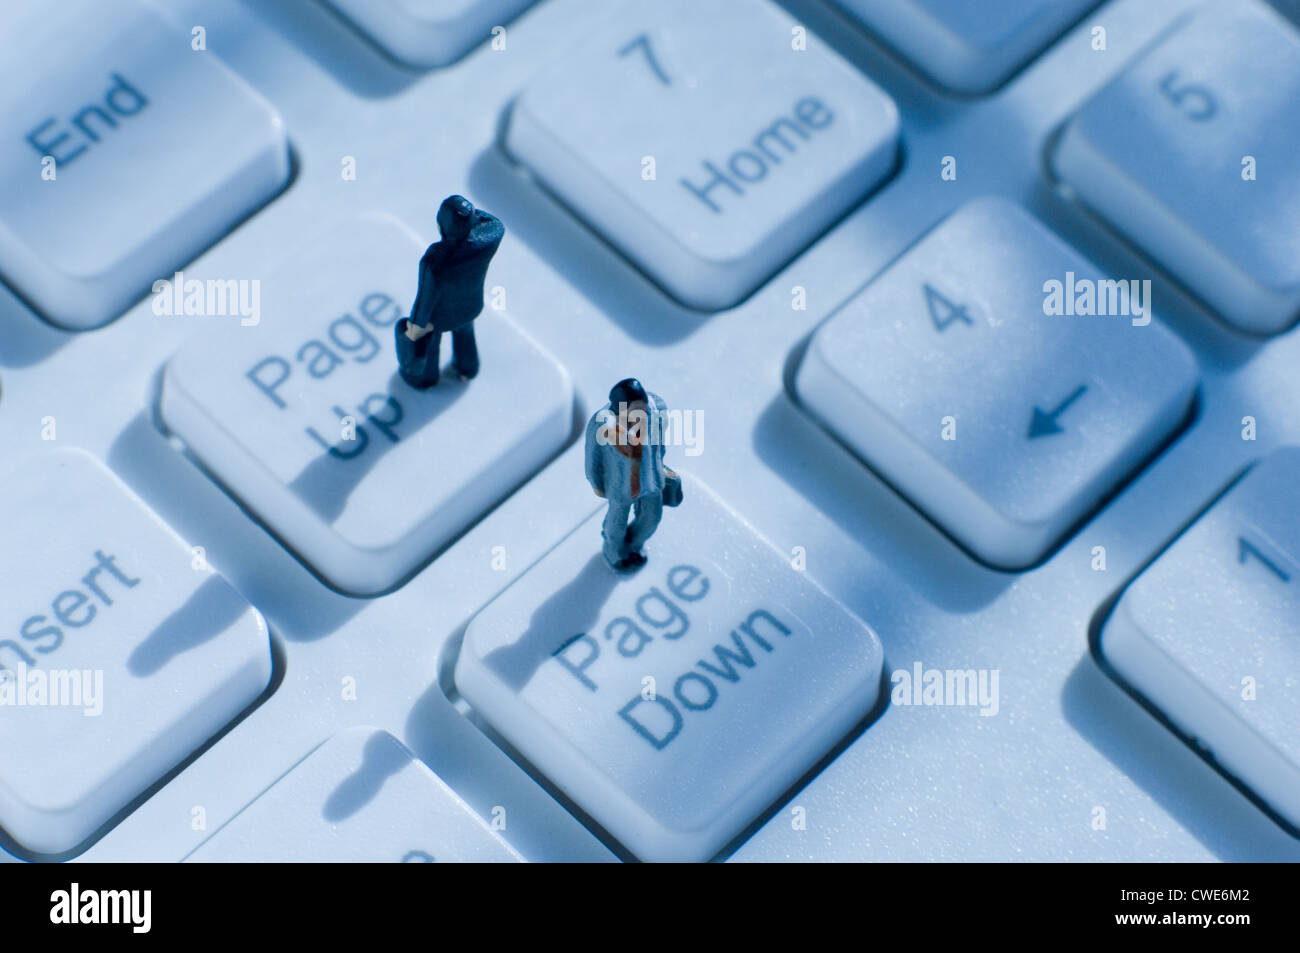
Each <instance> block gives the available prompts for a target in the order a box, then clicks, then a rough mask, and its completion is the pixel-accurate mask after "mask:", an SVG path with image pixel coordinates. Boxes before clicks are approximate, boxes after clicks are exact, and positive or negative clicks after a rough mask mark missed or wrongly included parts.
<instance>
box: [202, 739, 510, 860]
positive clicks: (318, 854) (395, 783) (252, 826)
mask: <svg viewBox="0 0 1300 953" xmlns="http://www.w3.org/2000/svg"><path fill="white" fill-rule="evenodd" d="M185 859H186V860H187V861H192V862H204V863H207V862H218V863H228V862H234V863H283V862H285V861H289V862H298V863H302V862H307V863H345V862H361V863H384V862H389V863H408V864H428V863H434V862H439V863H448V862H475V863H489V862H512V861H514V862H517V861H522V860H523V858H522V857H520V856H519V854H518V853H516V852H515V850H514V849H513V848H512V847H511V846H510V845H509V844H507V843H506V842H505V841H504V840H502V838H501V836H500V835H499V834H497V833H496V831H494V830H492V829H491V828H490V827H489V826H488V825H487V824H486V823H485V822H484V821H483V820H482V819H480V818H479V817H478V815H476V814H475V813H474V812H473V811H472V810H470V808H469V806H468V805H466V804H465V802H464V801H462V800H461V799H460V798H459V797H458V796H457V795H456V794H455V793H454V792H453V791H452V790H451V788H449V787H447V785H445V784H443V782H442V779H441V778H439V777H438V776H437V775H436V774H434V773H433V772H432V771H430V770H429V769H428V768H426V767H425V766H424V765H423V764H422V763H421V762H420V761H419V760H417V759H416V757H415V756H414V755H413V754H411V752H410V751H408V750H407V749H406V747H405V746H404V745H403V744H402V743H401V742H400V741H398V740H397V739H396V738H394V737H393V736H392V735H390V734H389V733H388V732H386V731H380V730H379V729H377V728H364V727H363V728H350V729H347V730H346V731H342V732H340V733H339V734H337V735H335V736H334V737H333V738H331V739H330V740H328V741H326V742H325V743H324V744H322V745H321V746H320V747H319V748H317V749H316V750H315V751H313V752H312V753H311V754H309V755H308V756H307V757H306V758H304V759H303V760H302V761H300V762H299V763H298V764H297V765H295V766H294V767H293V768H292V769H291V770H290V771H289V772H288V773H287V774H286V775H285V776H284V777H282V778H280V780H279V781H277V782H276V783H275V784H273V785H271V787H270V789H269V790H267V791H266V792H265V793H264V794H262V795H261V797H259V798H258V799H257V800H256V801H254V802H253V803H252V804H250V805H248V807H246V808H244V809H243V810H242V811H240V812H239V814H237V815H236V816H235V817H234V818H233V819H232V820H231V821H230V823H228V824H226V825H225V826H224V827H222V828H221V829H220V830H219V831H217V833H216V834H214V835H213V836H212V837H211V838H209V839H208V840H207V841H205V842H204V843H203V844H202V845H200V846H199V848H198V849H197V850H195V851H194V852H193V853H192V854H190V855H189V856H188V857H187V858H185Z"/></svg>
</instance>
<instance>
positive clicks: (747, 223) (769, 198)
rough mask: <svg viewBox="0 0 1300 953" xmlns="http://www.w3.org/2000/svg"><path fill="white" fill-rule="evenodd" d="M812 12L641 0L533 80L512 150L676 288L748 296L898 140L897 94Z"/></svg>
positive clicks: (764, 0) (874, 179) (738, 1)
mask: <svg viewBox="0 0 1300 953" xmlns="http://www.w3.org/2000/svg"><path fill="white" fill-rule="evenodd" d="M794 27H795V22H794V21H793V20H791V19H790V18H789V17H788V16H787V15H786V14H785V13H783V12H781V11H780V10H779V9H777V8H776V7H774V6H773V5H772V4H771V3H769V2H768V0H660V2H656V3H638V4H623V5H621V6H619V7H618V8H617V12H616V13H615V14H614V15H611V16H606V17H605V18H604V19H603V20H602V22H601V25H600V26H598V27H596V28H595V29H594V31H593V33H592V34H591V35H590V36H589V37H588V38H587V39H586V40H585V41H583V42H582V43H581V44H579V45H578V46H577V48H575V49H572V50H568V51H566V52H565V54H564V56H563V58H562V59H560V60H558V61H557V62H556V63H555V64H554V65H553V66H552V67H551V68H550V69H549V70H547V71H545V72H543V73H542V75H541V76H538V77H536V78H535V79H534V80H533V81H532V82H531V83H530V84H529V85H528V86H527V87H526V88H525V90H524V92H523V94H522V95H521V96H520V98H519V99H518V100H517V101H516V103H515V105H514V109H513V111H512V114H511V119H510V125H509V130H508V132H507V136H506V148H507V149H508V151H509V152H510V153H511V154H512V155H513V156H514V157H515V158H516V159H517V160H518V161H520V162H522V163H524V164H525V165H527V166H529V167H531V168H532V169H533V171H534V172H535V173H536V175H537V176H538V177H539V178H540V179H541V181H542V182H543V183H544V184H545V185H546V186H547V187H548V188H549V189H550V190H551V191H553V192H555V193H556V194H558V196H559V197H560V198H561V199H562V200H563V201H564V202H566V203H567V204H568V205H569V206H570V208H572V209H573V210H574V211H575V212H577V214H579V215H580V216H582V217H583V218H584V219H585V220H586V221H587V223H588V224H589V225H590V226H591V227H592V228H594V229H595V230H596V231H598V232H600V233H601V234H602V235H604V236H605V237H606V238H607V239H608V240H609V241H610V242H611V243H613V244H614V245H615V246H617V247H618V248H620V249H621V250H622V251H623V252H624V253H625V254H627V255H628V257H629V258H631V259H632V260H633V261H634V262H635V263H636V264H637V265H638V266H639V267H640V268H641V269H642V270H643V271H645V272H646V273H647V274H649V275H650V276H651V277H652V278H654V279H655V280H656V281H658V282H659V284H661V285H662V286H663V287H664V289H665V290H666V291H668V293H669V294H671V295H672V296H673V297H675V298H677V299H679V300H680V301H682V302H683V303H685V304H686V305H688V306H690V307H694V308H698V309H702V310H718V309H721V308H727V307H730V306H731V305H734V304H736V303H737V302H738V301H740V300H741V299H742V298H744V297H745V296H746V295H748V294H749V293H750V292H752V291H753V290H754V289H755V288H757V287H758V286H759V285H760V284H762V283H763V282H764V281H766V280H767V279H768V278H769V277H771V275H772V274H773V273H774V272H776V271H777V270H778V269H779V268H781V267H782V266H783V265H785V264H786V262H788V261H789V260H790V259H791V258H792V257H793V256H794V255H795V254H797V253H798V252H799V251H800V250H801V249H802V248H803V247H804V246H806V245H807V244H808V243H809V242H811V241H812V240H813V239H815V238H816V237H817V236H819V235H820V234H821V233H822V232H823V231H824V230H825V229H826V228H827V226H829V225H830V224H831V223H832V222H834V221H835V220H836V219H838V218H839V217H840V216H842V215H843V214H844V213H845V212H847V211H848V210H849V209H850V208H851V207H852V206H853V205H854V204H856V203H857V202H859V201H861V200H862V198H863V197H864V196H865V195H866V194H867V193H868V192H870V191H871V190H872V189H873V188H875V187H876V186H877V185H879V184H880V183H881V182H882V181H883V180H884V179H885V177H886V176H887V175H889V173H890V172H891V170H892V169H893V167H894V163H895V158H896V155H897V149H898V128H899V126H898V114H897V111H896V110H895V108H894V104H893V102H892V101H891V100H890V99H889V98H888V97H887V96H886V95H885V94H884V93H883V92H882V91H881V90H880V89H879V88H878V87H877V86H876V85H875V84H873V83H872V82H871V81H870V80H868V79H867V78H866V77H864V76H862V75H861V74H860V73H858V72H857V71H856V70H854V69H853V68H852V67H851V66H849V65H848V64H847V63H845V62H844V61H843V60H841V59H840V58H839V57H838V56H837V55H836V54H835V53H834V52H832V51H831V50H830V49H829V48H828V47H827V46H825V45H824V44H822V43H821V42H820V41H819V40H817V39H816V38H815V37H810V38H809V39H808V45H807V49H805V50H795V49H792V41H793V39H794V37H793V35H792V32H791V31H792V30H793V29H794ZM651 173H653V176H652V175H651Z"/></svg>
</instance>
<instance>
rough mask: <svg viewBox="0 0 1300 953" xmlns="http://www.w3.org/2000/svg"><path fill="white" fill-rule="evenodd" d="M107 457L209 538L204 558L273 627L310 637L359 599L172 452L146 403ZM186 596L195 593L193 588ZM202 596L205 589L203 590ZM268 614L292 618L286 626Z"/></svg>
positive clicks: (151, 499)
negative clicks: (334, 585) (324, 582)
mask: <svg viewBox="0 0 1300 953" xmlns="http://www.w3.org/2000/svg"><path fill="white" fill-rule="evenodd" d="M107 462H108V465H109V466H110V468H112V470H113V471H114V472H115V473H117V474H118V476H120V477H121V478H122V479H123V480H125V481H126V482H127V483H128V484H129V485H130V486H131V488H132V489H133V490H134V491H135V492H136V493H138V494H139V495H140V496H141V498H143V499H144V501H145V502H146V503H147V504H148V505H149V507H150V508H151V509H152V510H153V511H154V512H156V513H157V514H158V515H159V516H160V517H161V518H162V519H163V521H164V522H165V523H167V525H169V526H171V527H172V528H173V529H175V530H176V532H177V533H179V534H180V535H181V537H182V538H183V539H186V540H190V541H200V540H201V541H203V542H204V543H205V544H206V545H207V547H208V551H207V560H208V562H209V564H211V565H213V566H214V567H216V568H217V569H218V571H220V572H221V573H222V575H223V576H225V578H226V580H227V581H228V582H230V584H231V585H232V586H234V588H235V589H236V590H237V591H238V592H239V593H240V594H241V595H243V596H244V598H245V599H247V600H248V601H249V602H250V603H252V604H253V605H255V606H257V607H258V609H260V610H261V611H262V613H263V615H265V616H266V617H267V619H268V621H272V622H273V624H272V628H274V629H275V631H276V634H277V635H280V636H282V637H284V638H285V639H288V640H289V641H294V642H302V641H314V640H316V639H320V638H323V637H325V636H327V635H329V634H330V633H332V632H334V631H336V630H337V629H338V628H339V627H340V626H342V625H343V624H344V623H346V622H347V620H348V619H350V618H352V617H353V616H354V615H356V614H357V613H358V612H360V611H361V609H362V608H364V607H365V605H366V600H364V599H354V598H350V597H348V596H345V595H343V594H341V593H336V592H333V591H328V592H327V591H322V589H321V581H320V580H319V577H318V576H316V575H314V574H313V573H312V572H311V570H310V569H309V568H308V566H307V565H306V563H305V562H304V561H303V560H302V559H301V558H298V557H297V556H296V555H295V554H293V553H291V552H290V551H289V550H287V549H286V548H285V547H284V545H283V543H281V542H280V541H279V540H277V539H276V537H275V533H274V532H273V531H272V530H271V529H270V527H268V526H267V525H266V524H265V523H263V522H262V521H261V520H260V519H259V518H258V517H257V515H256V514H254V513H252V512H251V511H249V510H246V509H243V508H242V504H241V503H240V501H239V498H238V497H237V496H236V495H235V493H234V492H233V491H232V490H230V489H229V488H228V487H226V486H225V485H224V484H223V483H222V482H221V480H220V477H219V475H218V474H216V473H214V472H212V471H210V470H207V469H206V468H204V467H203V465H202V463H201V462H200V461H198V460H197V459H195V458H194V457H191V456H189V455H187V454H184V453H178V452H177V450H176V448H175V447H174V446H172V445H171V443H169V442H168V439H167V437H166V436H165V431H164V430H163V429H162V428H161V424H160V423H156V422H155V421H153V420H151V418H150V415H149V413H148V412H147V411H144V412H141V413H139V414H137V415H136V416H135V417H134V418H132V420H131V422H130V423H129V424H128V425H127V426H126V427H125V428H124V429H123V430H122V432H121V433H120V434H118V436H117V438H116V439H115V440H114V441H113V444H112V445H111V446H110V448H109V450H108V456H107ZM241 514H242V517H247V518H242V517H241ZM268 537H269V541H270V542H271V543H273V545H271V546H268V545H267V542H268ZM192 598H198V591H197V590H196V592H195V595H194V596H193V597H192ZM204 598H205V599H207V598H210V597H209V596H208V595H207V594H206V593H205V594H204ZM273 620H280V621H281V622H289V621H291V622H292V625H291V626H290V627H288V628H286V627H285V626H284V625H282V624H275V623H274V621H273ZM272 641H273V643H274V640H272ZM153 651H154V650H153V649H152V648H151V649H149V650H148V652H147V653H146V654H145V655H143V656H141V659H140V664H141V665H142V666H146V667H147V666H148V664H150V659H151V654H152V652H153Z"/></svg>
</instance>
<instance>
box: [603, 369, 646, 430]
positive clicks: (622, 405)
mask: <svg viewBox="0 0 1300 953" xmlns="http://www.w3.org/2000/svg"><path fill="white" fill-rule="evenodd" d="M648 402H649V400H648V398H647V397H646V392H645V388H644V387H642V386H641V382H640V381H639V380H637V379H636V378H635V377H628V378H625V379H623V380H621V381H619V382H618V383H617V384H615V385H614V386H613V387H611V388H610V389H609V406H610V407H611V408H612V409H613V410H615V411H616V412H617V413H618V418H619V426H620V427H621V428H622V431H623V439H624V440H625V441H626V442H627V444H628V445H630V446H633V447H639V446H641V445H642V444H644V443H645V441H646V431H647V429H648V428H647V426H646V424H647V423H648V421H647V419H646V404H647V403H648Z"/></svg>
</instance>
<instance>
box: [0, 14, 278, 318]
mask: <svg viewBox="0 0 1300 953" xmlns="http://www.w3.org/2000/svg"><path fill="white" fill-rule="evenodd" d="M0 36H3V37H5V38H6V47H7V48H6V56H5V82H4V84H3V85H0V126H2V127H3V134H2V135H0V181H3V182H4V183H6V187H5V188H4V189H3V190H0V277H3V279H4V280H5V281H6V282H8V283H9V284H10V285H11V286H12V287H13V288H14V290H16V291H17V292H18V293H19V294H21V295H23V296H24V297H25V298H27V299H28V301H30V302H31V303H32V304H33V305H34V306H35V308H36V309H37V310H38V311H39V312H40V313H41V314H42V315H43V316H44V317H45V318H47V319H48V320H50V321H52V322H54V323H55V324H59V325H61V326H63V327H67V328H74V329H82V328H92V327H96V326H98V325H101V324H104V323H105V322H107V321H109V320H111V319H113V318H114V317H116V316H117V315H119V314H120V313H121V312H122V311H124V310H125V309H126V308H127V307H129V306H130V305H131V304H132V303H133V302H134V301H136V300H137V299H138V298H140V297H141V296H143V295H145V294H147V293H148V292H149V291H150V290H151V288H152V286H153V282H154V281H155V280H157V279H160V278H163V277H170V276H171V275H172V273H173V271H174V269H176V268H179V267H181V266H182V265H184V264H185V263H187V262H188V261H190V260H191V259H192V258H194V257H195V256H196V255H197V254H198V253H199V252H201V251H203V250H204V249H205V248H207V247H208V246H209V245H211V244H212V243H213V242H214V241H216V240H217V239H218V238H220V237H221V236H222V235H224V234H225V233H226V232H227V231H229V230H230V229H231V228H232V227H233V226H234V225H235V224H236V223H237V222H238V221H240V220H241V219H242V218H244V217H245V216H246V215H248V214H249V213H251V212H252V211H254V210H255V209H257V208H258V207H259V206H261V205H262V204H263V203H265V202H266V201H268V200H269V199H270V198H271V197H272V196H274V195H275V194H276V193H277V192H279V191H280V189H281V188H282V187H283V186H284V184H285V183H286V182H287V181H288V178H289V149H288V144H287V140H286V139H285V133H284V129H283V126H282V124H281V121H280V117H279V116H278V115H277V114H276V112H275V110H273V109H272V108H271V107H270V106H269V105H268V104H267V103H266V101H265V100H263V99H262V97H261V96H259V95H258V94H257V93H255V92H254V91H253V90H252V89H251V88H249V87H248V86H247V85H246V84H245V83H244V82H243V81H242V80H241V79H239V78H238V77H237V76H235V75H234V74H233V73H232V72H231V71H230V70H229V69H227V68H226V67H225V66H223V65H222V63H221V61H220V60H219V59H217V57H216V55H215V54H214V53H211V52H208V51H207V50H206V49H203V50H195V49H193V48H192V47H191V42H192V39H191V37H190V36H189V35H188V34H187V33H182V32H180V31H178V30H176V29H173V28H172V27H171V26H170V25H168V24H166V23H164V22H163V21H162V20H161V19H159V17H158V16H157V15H156V14H155V13H153V12H151V11H150V10H149V9H148V8H146V7H144V6H143V5H141V4H138V3H137V2H135V0H122V2H120V3H111V4H110V3H98V2H96V0H68V2H66V3H60V4H58V5H57V7H50V6H49V5H37V4H26V3H13V4H5V5H3V7H0Z"/></svg>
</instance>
